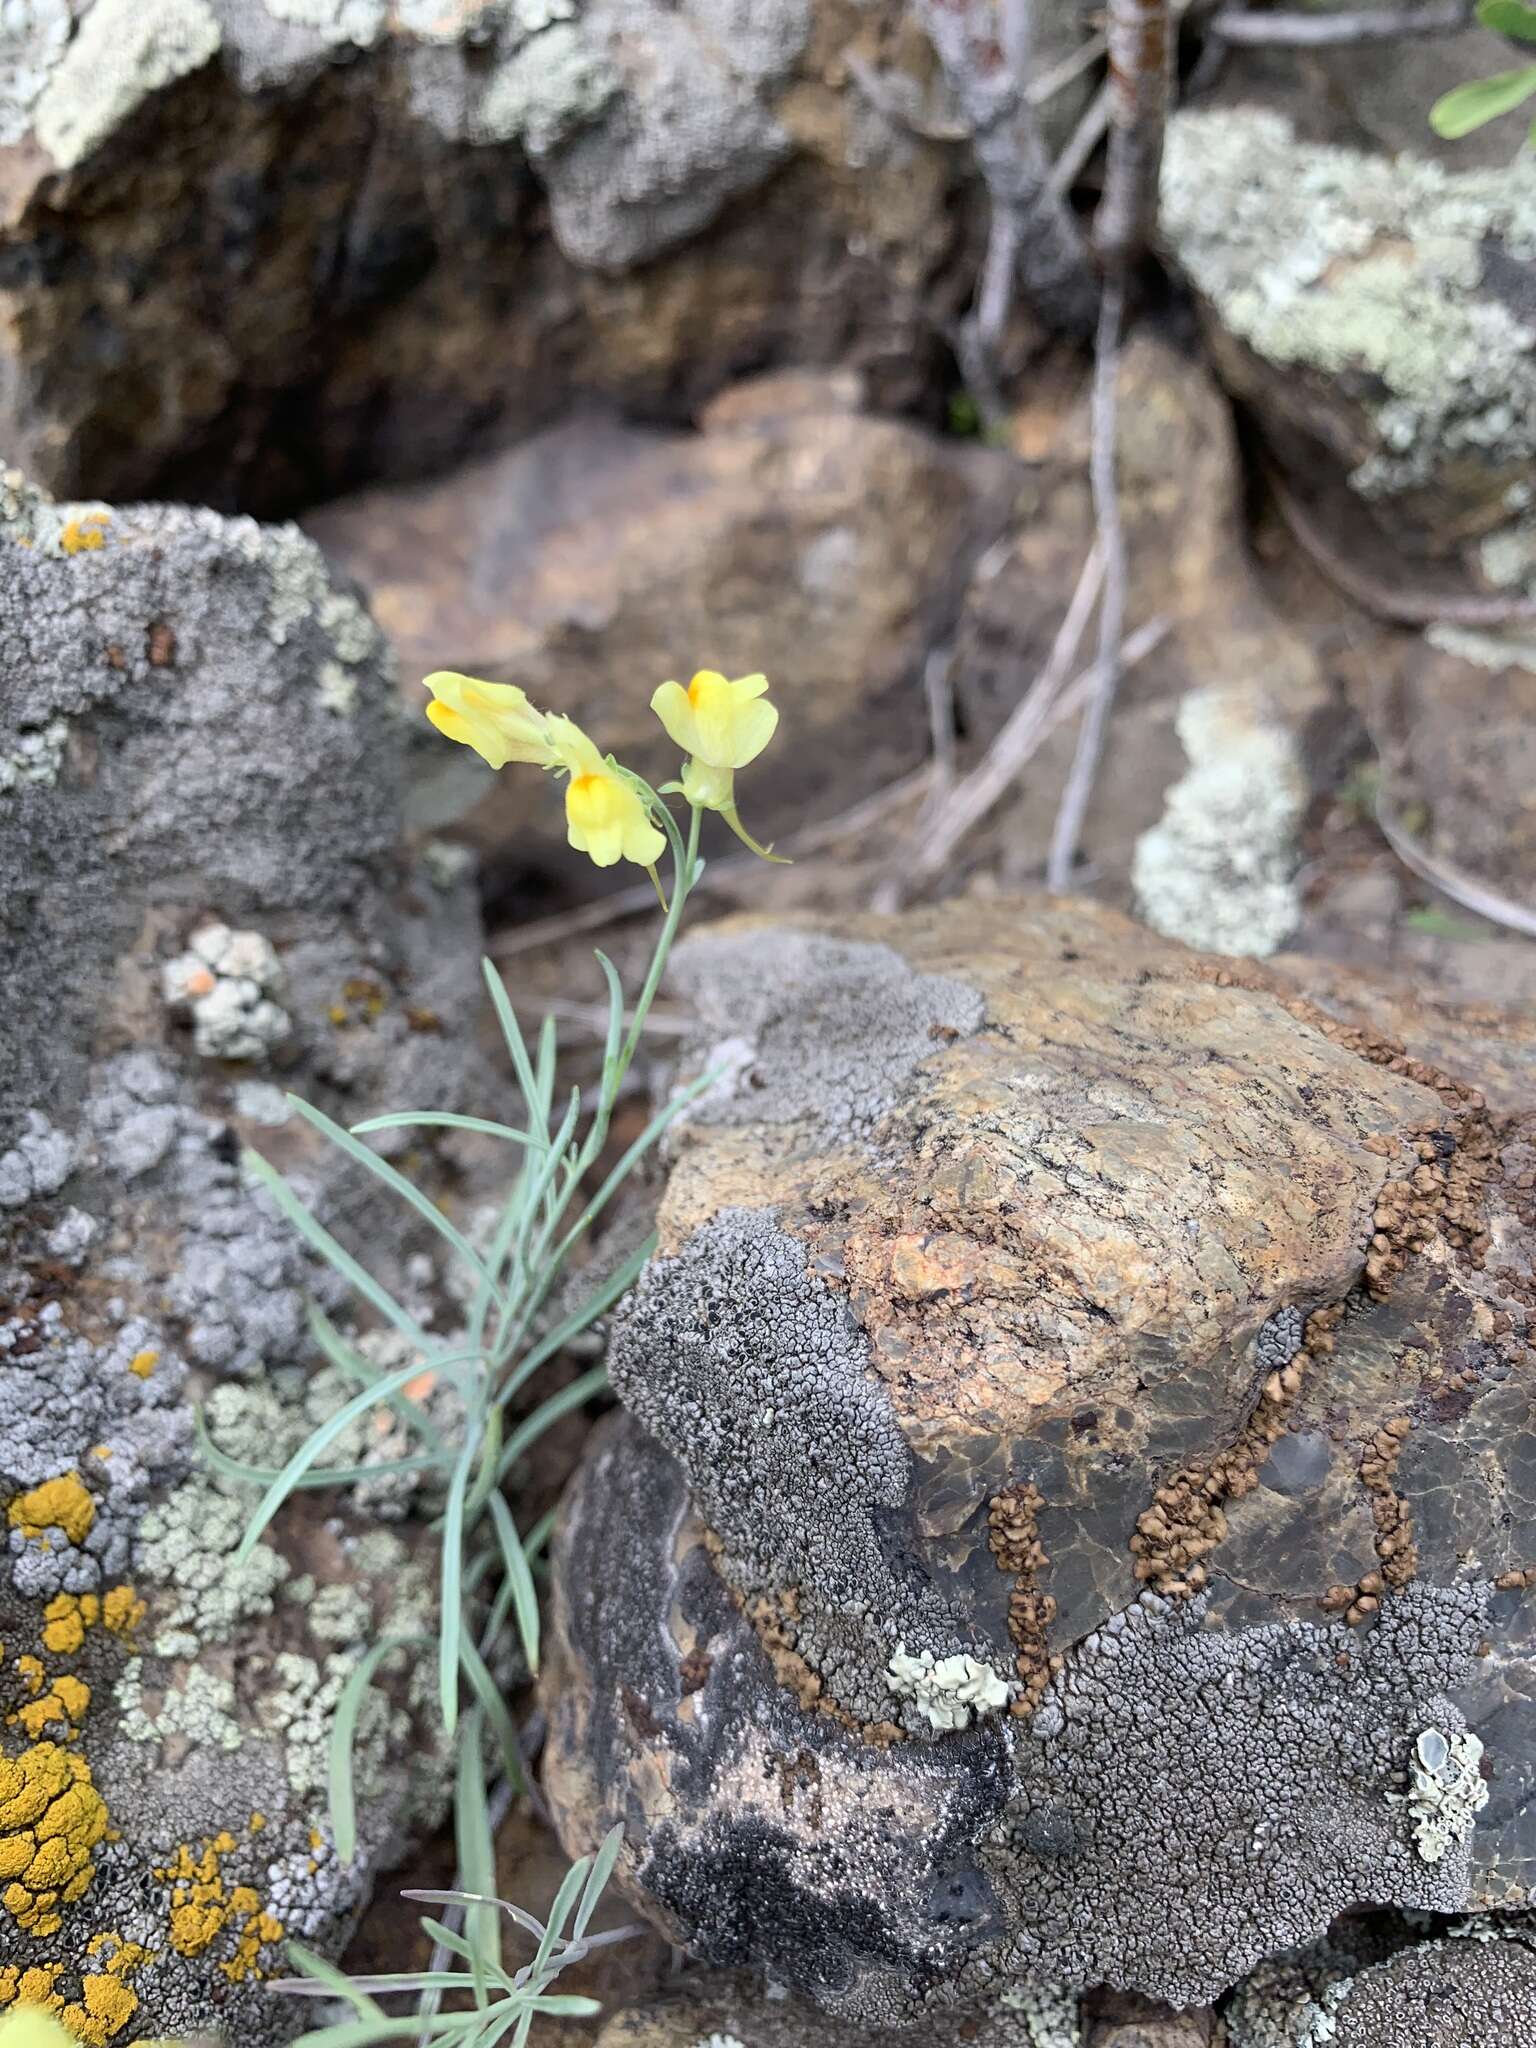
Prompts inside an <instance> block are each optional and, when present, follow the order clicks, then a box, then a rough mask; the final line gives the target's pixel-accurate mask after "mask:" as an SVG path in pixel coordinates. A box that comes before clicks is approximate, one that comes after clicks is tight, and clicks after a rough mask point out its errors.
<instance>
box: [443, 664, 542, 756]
mask: <svg viewBox="0 0 1536 2048" xmlns="http://www.w3.org/2000/svg"><path fill="white" fill-rule="evenodd" d="M425 681H426V687H427V688H428V689H429V690H430V691H431V692H432V699H433V701H432V702H431V703H430V704H429V705H428V706H427V716H428V718H430V719H431V721H432V723H433V724H434V725H435V726H436V727H437V729H438V731H439V732H440V733H444V734H446V735H447V737H448V738H449V739H451V740H458V741H459V742H460V743H461V744H462V745H464V746H466V747H473V748H474V750H475V752H476V753H477V754H478V755H479V756H480V758H481V760H482V761H486V762H488V763H489V764H490V766H491V767H492V768H505V767H506V765H507V763H508V762H509V761H530V762H532V763H533V764H534V766H535V767H538V768H549V767H552V766H553V765H554V759H555V757H554V752H553V749H552V748H551V746H550V743H549V734H548V723H549V722H548V720H547V719H546V718H545V716H544V714H543V712H542V711H535V709H534V708H533V706H532V705H531V704H530V703H529V702H528V699H527V698H526V697H525V696H524V694H523V692H522V691H521V690H519V689H518V688H517V687H516V686H515V685H514V684H512V683H482V682H478V681H477V680H476V679H475V678H474V677H473V676H461V675H455V674H454V672H453V671H452V670H451V669H445V668H444V669H438V670H437V671H436V672H435V673H434V674H432V675H430V676H428V677H426V678H425Z"/></svg>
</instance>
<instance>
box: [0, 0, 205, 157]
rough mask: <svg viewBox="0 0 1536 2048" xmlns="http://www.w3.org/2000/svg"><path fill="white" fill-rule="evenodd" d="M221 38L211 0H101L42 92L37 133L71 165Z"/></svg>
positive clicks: (193, 67) (195, 65) (197, 63)
mask: <svg viewBox="0 0 1536 2048" xmlns="http://www.w3.org/2000/svg"><path fill="white" fill-rule="evenodd" d="M220 41H221V31H220V28H219V23H218V19H217V17H216V16H215V14H214V12H213V9H212V8H211V7H209V6H208V5H207V0H96V4H95V6H94V7H92V9H91V10H90V12H89V14H87V15H86V17H85V19H84V21H83V22H82V23H81V25H80V32H79V34H78V35H77V36H76V37H75V39H74V41H73V42H72V43H71V44H70V46H69V48H68V50H66V51H65V53H64V56H63V57H62V59H61V60H60V62H59V64H58V67H57V69H56V70H55V71H54V72H53V75H52V76H51V77H50V79H49V80H48V83H47V85H46V86H45V87H44V89H43V91H42V94H41V95H40V97H39V99H38V102H37V111H36V122H35V125H36V130H37V139H38V141H39V142H40V143H41V144H42V146H43V148H44V149H46V150H47V152H48V154H49V155H50V156H51V157H52V158H53V160H54V162H55V163H56V164H58V165H59V167H60V169H62V170H69V169H71V168H72V167H73V166H74V165H75V164H78V163H80V162H82V161H83V159H84V158H86V157H87V156H89V155H90V153H91V151H92V150H93V149H95V148H96V146H97V144H98V143H100V142H102V141H104V140H105V138H106V137H107V136H108V135H110V134H112V133H113V131H114V130H115V129H118V128H120V127H121V126H122V124H123V123H124V122H125V121H126V120H127V119H128V118H129V116H130V115H131V114H132V113H133V112H134V110H135V109H136V108H137V107H138V106H140V105H141V104H142V103H143V101H145V100H147V99H148V98H149V96H150V94H151V93H155V92H158V91H160V89H161V88H162V87H163V86H167V85H170V84H172V83H173V82H174V81H175V80H176V79H178V78H184V77H185V76H186V75H187V74H188V73H189V72H192V71H198V70H201V68H202V66H203V65H204V64H206V63H207V62H208V61H209V59H210V58H211V57H212V56H213V55H214V54H215V53H216V51H217V50H218V48H219V44H220Z"/></svg>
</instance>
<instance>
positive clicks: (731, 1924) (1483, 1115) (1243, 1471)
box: [548, 899, 1536, 2025]
mask: <svg viewBox="0 0 1536 2048" xmlns="http://www.w3.org/2000/svg"><path fill="white" fill-rule="evenodd" d="M678 975H679V979H680V981H681V983H682V986H683V988H684V989H685V990H686V992H687V993H688V994H689V995H690V996H691V997H692V999H693V1001H694V1002H695V1004H696V1005H697V1007H698V1010H699V1013H700V1016H701V1020H702V1025H701V1050H700V1053H699V1056H698V1064H699V1066H700V1068H701V1069H707V1070H710V1071H712V1072H713V1073H714V1074H715V1076H716V1079H715V1082H714V1085H713V1086H712V1088H711V1089H710V1090H709V1091H707V1092H706V1093H705V1095H704V1096H703V1097H702V1098H701V1100H700V1102H699V1104H698V1105H697V1106H696V1108H695V1109H694V1110H693V1111H692V1112H690V1115H689V1117H688V1119H687V1121H686V1123H685V1124H684V1126H683V1128H682V1131H681V1134H680V1136H679V1138H678V1142H677V1147H676V1156H675V1159H674V1162H673V1165H672V1169H671V1175H670V1180H669V1183H668V1187H667V1191H666V1194H665V1197H664V1200H663V1203H662V1207H661V1211H660V1218H659V1248H658V1251H657V1254H656V1256H655V1257H654V1259H653V1260H652V1263H651V1265H650V1267H649V1269H648V1271H647V1273H646V1274H645V1275H644V1276H643V1278H642V1280H641V1282H640V1284H639V1286H638V1287H637V1289H636V1291H635V1294H634V1296H633V1297H632V1298H631V1301H630V1303H629V1304H628V1306H627V1308H626V1310H625V1311H624V1313H623V1314H622V1316H621V1317H620V1319H619V1321H618V1324H617V1326H616V1330H615V1335H614V1342H613V1348H612V1356H611V1371H612V1376H613V1380H614V1384H615V1386H616V1388H617V1389H618V1391H619V1393H620V1395H621V1397H622V1398H623V1400H624V1401H625V1402H626V1404H627V1405H628V1406H629V1407H630V1408H631V1409H632V1411H633V1413H634V1415H635V1417H636V1418H637V1421H638V1424H639V1425H641V1426H643V1430H644V1431H647V1432H649V1435H645V1434H642V1433H641V1429H640V1428H637V1427H636V1425H635V1424H634V1423H628V1424H624V1425H622V1426H621V1427H618V1428H616V1429H614V1430H613V1431H612V1432H611V1433H610V1434H609V1435H608V1437H607V1438H606V1439H605V1440H604V1442H603V1445H602V1447H601V1450H600V1451H597V1452H594V1454H593V1456H592V1458H591V1461H590V1462H589V1463H588V1465H587V1466H586V1467H585V1469H584V1470H583V1471H582V1472H581V1473H580V1474H578V1477H577V1478H576V1480H575V1481H574V1482H573V1487H572V1491H571V1494H570V1497H569V1499H568V1502H567V1506H566V1510H565V1518H564V1523H563V1528H562V1531H561V1533H560V1535H559V1536H558V1538H557V1542H556V1547H555V1567H554V1577H555V1614H554V1623H553V1628H554V1637H555V1644H556V1649H555V1651H554V1654H553V1657H552V1662H551V1667H550V1672H549V1677H548V1699H549V1713H550V1747H549V1763H548V1784H549V1789H550V1792H551V1796H552V1800H553V1803H554V1806H555V1809H556V1813H557V1817H558V1819H559V1822H560V1825H561V1828H562V1831H563V1834H564V1836H565V1838H566V1840H567V1845H568V1846H569V1847H571V1848H573V1849H574V1848H578V1847H587V1846H590V1845H591V1844H592V1843H593V1842H595V1840H596V1839H598V1837H599V1836H600V1835H601V1833H602V1832H603V1830H604V1829H605V1828H607V1827H608V1826H611V1825H612V1824H613V1823H614V1822H615V1821H616V1820H619V1819H622V1820H623V1821H624V1822H625V1825H626V1847H625V1853H624V1858H623V1860H622V1862H621V1866H620V1870H621V1878H622V1881H623V1882H624V1883H625V1884H626V1886H627V1887H628V1888H629V1889H630V1890H631V1892H632V1895H633V1896H634V1897H635V1898H636V1899H637V1900H638V1901H639V1902H640V1903H641V1904H642V1906H643V1907H644V1909H645V1910H646V1911H647V1912H648V1913H650V1914H651V1915H652V1916H653V1917H654V1918H655V1919H656V1920H657V1922H658V1924H660V1925H662V1926H663V1927H665V1928H666V1929H667V1930H668V1931H669V1933H671V1935H672V1937H673V1938H674V1939H676V1940H679V1941H681V1942H683V1943H684V1944H685V1945H687V1946H688V1947H690V1948H691V1949H693V1950H694V1951H695V1952H696V1953H698V1954H700V1955H701V1956H702V1957H704V1958H705V1959H706V1960H708V1961H710V1962H713V1963H716V1964H720V1965H722V1966H730V1967H740V1966H745V1965H754V1966H756V1967H759V1968H762V1969H765V1970H767V1971H768V1973H769V1974H770V1975H771V1976H772V1977H774V1978H775V1979H777V1980H779V1981H781V1982H784V1983H786V1984H787V1985H789V1986H791V1987H792V1988H794V1989H796V1990H798V1991H800V1992H803V1993H804V1994H806V1995H808V1996H810V1997H812V1998H814V1999H816V2000H818V2001H819V2002H820V2003H822V2004H824V2005H825V2006H827V2007H828V2009H830V2010H832V2011H834V2012H836V2013H838V2014H839V2015H841V2016H844V2017H846V2018H848V2019H851V2020H855V2021H858V2022H859V2023H862V2024H882V2025H891V2024H897V2023H901V2022H910V2021H911V2020H912V2019H914V2018H915V2017H916V2016H917V2015H919V2014H921V2013H923V2012H924V2011H926V2010H928V2009H929V2008H933V2009H935V2010H942V2009H946V2008H947V2007H949V2006H952V2005H961V2006H963V2005H966V2004H977V2005H979V2004H984V2003H985V2002H986V2001H987V2000H988V1999H989V1998H991V1997H994V1996H995V1995H996V1993H997V1992H998V1991H999V1990H1000V1989H1002V1988H1006V1987H1009V1986H1017V1985H1019V1984H1022V1983H1047V1984H1058V1985H1064V1986H1067V1987H1086V1986H1090V1985H1094V1984H1098V1983H1106V1984H1109V1985H1111V1986H1114V1987H1117V1988H1121V1989H1127V1990H1135V1991H1138V1992H1141V1993H1143V1994H1145V1995H1147V1996H1150V1997H1156V1998H1159V1999H1162V2000H1165V2001H1166V2002H1167V2003H1169V2004H1171V2005H1173V2006H1176V2007H1180V2006H1193V2005H1200V2004H1204V2003H1208V2002H1209V2001H1210V2000H1212V1999H1213V1998H1215V1997H1216V1996H1217V1995H1219V1994H1220V1993H1222V1992H1223V1991H1225V1990H1226V1989H1227V1988H1228V1987H1230V1986H1231V1985H1232V1984H1233V1983H1234V1982H1235V1981H1236V1980H1237V1979H1238V1978H1240V1977H1241V1976H1242V1974H1243V1973H1244V1972H1245V1971H1246V1970H1247V1969H1248V1968H1249V1967H1251V1966H1252V1965H1253V1964H1255V1963H1256V1962H1258V1961H1259V1960H1260V1959H1261V1958H1262V1957H1264V1956H1266V1955H1268V1954H1271V1953H1273V1952H1275V1951H1278V1950H1281V1949H1285V1948H1288V1947H1293V1946H1295V1945H1297V1944H1299V1943H1302V1942H1305V1941H1307V1940H1310V1939H1313V1938H1315V1937H1316V1936H1317V1935H1319V1934H1321V1933H1322V1932H1323V1930H1324V1929H1325V1928H1326V1927H1327V1926H1328V1925H1329V1923H1330V1922H1331V1921H1332V1920H1333V1919H1334V1918H1335V1917H1336V1916H1337V1915H1338V1914H1340V1913H1341V1912H1343V1911H1345V1910H1347V1909H1349V1908H1350V1907H1352V1906H1354V1905H1356V1904H1359V1903H1363V1902H1369V1903H1373V1904H1377V1905H1382V1906H1393V1907H1396V1908H1399V1909H1403V1910H1408V1911H1415V1912H1421V1913H1422V1912H1441V1913H1448V1912H1455V1911H1459V1910H1463V1909H1465V1908H1466V1907H1468V1906H1474V1907H1490V1906H1511V1905H1516V1904H1519V1903H1521V1902H1523V1901H1524V1900H1525V1899H1526V1898H1527V1897H1528V1895H1529V1887H1530V1885H1531V1881H1532V1867H1531V1858H1532V1854H1533V1851H1536V1826H1533V1823H1532V1819H1531V1811H1532V1809H1531V1805H1530V1796H1531V1787H1532V1784H1533V1770H1532V1762H1531V1758H1532V1745H1533V1741H1536V1717H1533V1715H1532V1712H1531V1708H1530V1705H1529V1693H1530V1682H1531V1678H1532V1667H1531V1662H1530V1657H1531V1651H1530V1621H1529V1603H1528V1600H1527V1598H1526V1595H1525V1587H1526V1584H1527V1580H1528V1576H1529V1567H1530V1563H1531V1560H1530V1559H1529V1557H1528V1555H1527V1551H1528V1546H1529V1534H1528V1532H1529V1528H1530V1525H1531V1520H1532V1501H1531V1494H1532V1489H1533V1481H1536V1430H1533V1414H1532V1402H1533V1393H1536V1374H1533V1357H1532V1352H1531V1349H1530V1344H1529V1334H1530V1319H1531V1314H1532V1310H1533V1307H1536V1290H1533V1277H1532V1276H1533V1251H1536V1237H1533V1231H1536V1210H1533V1207H1532V1197H1531V1186H1532V1184H1533V1181H1536V1147H1533V1139H1536V1122H1533V1117H1532V1105H1531V1092H1530V1088H1529V1085H1528V1083H1529V1076H1527V1087H1526V1090H1525V1094H1524V1097H1523V1100H1522V1101H1521V1102H1520V1103H1519V1104H1518V1106H1517V1107H1515V1108H1514V1109H1512V1110H1508V1111H1504V1112H1501V1113H1497V1114H1495V1113H1493V1112H1490V1110H1489V1108H1488V1105H1487V1103H1486V1102H1485V1100H1484V1098H1483V1096H1482V1094H1481V1093H1480V1091H1479V1090H1478V1088H1477V1086H1476V1076H1475V1074H1472V1075H1460V1074H1458V1073H1456V1072H1455V1071H1454V1063H1453V1071H1450V1072H1447V1071H1443V1070H1440V1069H1437V1068H1434V1067H1431V1066H1429V1065H1428V1064H1426V1063H1425V1062H1423V1061H1421V1060H1419V1059H1416V1058H1414V1057H1413V1056H1411V1055H1410V1054H1409V1053H1407V1052H1406V1051H1405V1050H1404V1049H1403V1048H1402V1047H1401V1046H1400V1045H1398V1044H1395V1043H1394V1042H1393V1041H1391V1040H1389V1039H1385V1038H1382V1037H1380V1036H1377V1035H1375V1034H1374V1033H1373V1032H1371V1031H1370V1030H1369V1029H1366V1028H1363V1027H1361V1026H1358V1025H1354V1024H1350V1023H1346V1022H1343V1021H1341V1020H1339V1019H1338V1018H1336V1017H1332V1016H1329V1015H1328V1014H1327V1013H1325V1012H1324V1011H1323V1010H1321V1009H1320V1008H1318V1007H1317V1006H1316V1005H1314V1004H1312V1003H1311V1002H1310V1001H1308V1000H1307V999H1306V998H1305V997H1304V996H1301V995H1298V994H1297V993H1296V992H1295V990H1294V988H1293V987H1292V986H1291V985H1289V984H1288V983H1287V982H1286V981H1284V980H1282V979H1281V978H1280V977H1278V976H1273V975H1270V974H1268V973H1267V972H1266V971H1265V970H1262V969H1259V968H1256V967H1252V966H1245V967H1244V968H1242V969H1240V970H1239V969H1236V968H1234V967H1233V965H1232V964H1231V963H1229V962H1223V961H1220V960H1217V959H1213V958H1211V957H1208V956H1202V955H1198V954H1192V953H1188V952H1185V951H1183V950H1182V949H1180V948H1178V947H1176V946H1173V945H1171V944H1169V943H1167V942H1166V941H1163V940H1160V939H1158V938H1155V937H1153V936H1151V935H1149V934H1147V933H1145V932H1144V931H1141V930H1139V929H1138V928H1137V927H1135V926H1134V925H1132V924H1130V923H1129V922H1128V921H1127V920H1125V919H1123V918H1120V917H1118V916H1116V915H1114V914H1112V913H1109V912H1105V911H1092V910H1089V909H1087V908H1085V907H1084V906H1082V905H1080V904H1074V905H1072V906H1071V907H1070V908H1068V907H1067V906H1065V905H1060V906H1058V905H1055V904H1052V903H1051V902H1049V901H1048V900H1033V901H1032V900H1029V899H1017V900H1008V899H1002V900H1000V901H997V902H994V903H990V904H987V905H984V906H983V905H972V904H947V905H944V906H943V907H942V908H940V909H937V910H933V911H924V912H919V913H913V914H909V915H907V916H905V917H900V918H889V919H882V918H876V917H868V918H855V919H851V920H847V921H844V922H841V923H836V924H834V923H832V922H831V921H829V920H820V921H818V920H817V919H815V918H813V917H806V918H803V919H799V920H797V921H795V922H793V923H789V924H778V925H775V924H774V923H772V922H771V921H767V920H761V919H744V920H738V921H734V922H733V923H731V924H729V925H726V926H723V927H719V928H716V929H714V930H712V931H709V932H706V933H703V934H701V935H699V936H698V937H697V938H695V939H693V940H691V941H690V942H689V943H688V944H687V945H686V946H685V947H684V948H683V949H682V951H681V953H680V955H679V957H678Z"/></svg>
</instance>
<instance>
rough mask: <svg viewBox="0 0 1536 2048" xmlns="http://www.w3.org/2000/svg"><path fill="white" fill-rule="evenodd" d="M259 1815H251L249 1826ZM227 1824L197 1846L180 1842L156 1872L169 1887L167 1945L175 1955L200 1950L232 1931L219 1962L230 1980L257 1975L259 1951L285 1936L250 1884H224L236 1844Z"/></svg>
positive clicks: (192, 1953) (260, 1970)
mask: <svg viewBox="0 0 1536 2048" xmlns="http://www.w3.org/2000/svg"><path fill="white" fill-rule="evenodd" d="M259 1819H261V1816H260V1815H259V1814H258V1815H255V1816H253V1826H254V1822H255V1821H256V1820H259ZM237 1846H238V1845H237V1843H236V1841H235V1838H234V1836H233V1835H232V1834H230V1833H229V1831H228V1830H227V1829H226V1830H224V1831H223V1832H222V1833H220V1834H217V1835H215V1836H214V1837H213V1839H212V1840H211V1841H205V1842H204V1843H203V1846H202V1848H201V1850H200V1851H194V1850H193V1849H192V1848H191V1847H190V1846H189V1845H188V1844H187V1843H185V1842H184V1843H182V1845H181V1847H180V1848H179V1849H178V1850H177V1852H176V1855H175V1857H174V1859H173V1860H172V1861H171V1862H170V1863H167V1864H164V1865H162V1866H161V1867H160V1868H159V1869H157V1870H156V1872H155V1875H156V1877H158V1878H161V1879H163V1880H165V1881H166V1882H168V1883H169V1884H170V1885H171V1886H172V1887H173V1889H172V1892H171V1911H170V1933H171V1947H172V1948H173V1949H175V1951H176V1953H177V1954H178V1955H183V1956H199V1955H202V1954H203V1953H204V1952H205V1951H206V1950H207V1949H209V1948H211V1947H212V1946H213V1944H214V1942H216V1941H217V1940H218V1938H219V1936H220V1935H221V1934H223V1933H225V1932H226V1931H228V1932H230V1933H232V1934H233V1935H234V1937H235V1949H234V1953H233V1954H232V1955H231V1956H228V1957H226V1958H225V1959H224V1960H223V1961H221V1962H220V1963H219V1965H218V1967H219V1969H220V1970H221V1971H222V1973H223V1974H224V1975H225V1976H226V1977H227V1978H228V1979H229V1981H230V1982H231V1983H232V1984H239V1983H243V1982H244V1981H245V1979H246V1978H247V1977H256V1978H259V1977H261V1976H262V1975H263V1974H264V1972H263V1971H262V1969H261V1952H262V1950H263V1949H264V1948H269V1947H275V1946H276V1944H277V1943H278V1942H280V1941H281V1940H282V1939H283V1932H284V1930H283V1927H282V1924H281V1922H279V1921H277V1920H274V1919H273V1918H272V1916H271V1914H270V1913H266V1912H264V1911H263V1910H262V1904H261V1899H260V1896H259V1894H258V1893H257V1892H256V1890H255V1889H254V1887H253V1886H251V1885H248V1884H236V1885H229V1884H226V1882H225V1879H224V1873H223V1859H224V1858H225V1857H226V1856H228V1855H230V1854H231V1852H232V1851H233V1850H234V1849H235V1848H236V1847H237Z"/></svg>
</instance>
